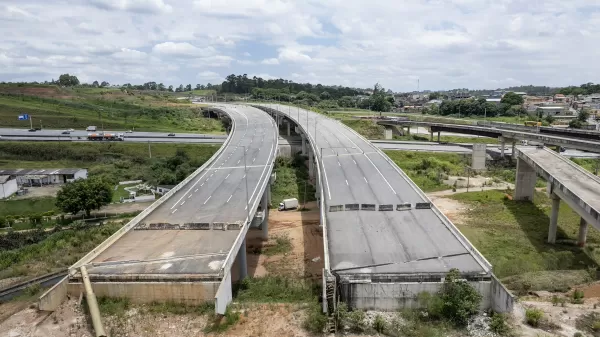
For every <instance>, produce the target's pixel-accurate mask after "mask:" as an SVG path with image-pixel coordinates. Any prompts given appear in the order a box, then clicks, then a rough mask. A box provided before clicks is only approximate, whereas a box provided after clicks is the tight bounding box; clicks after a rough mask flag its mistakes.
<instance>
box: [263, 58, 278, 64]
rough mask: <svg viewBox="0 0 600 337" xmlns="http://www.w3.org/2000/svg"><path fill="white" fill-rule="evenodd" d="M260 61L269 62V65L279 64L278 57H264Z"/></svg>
mask: <svg viewBox="0 0 600 337" xmlns="http://www.w3.org/2000/svg"><path fill="white" fill-rule="evenodd" d="M260 63H261V64H268V65H276V64H279V60H278V59H276V58H270V59H264V60H262V61H261V62H260Z"/></svg>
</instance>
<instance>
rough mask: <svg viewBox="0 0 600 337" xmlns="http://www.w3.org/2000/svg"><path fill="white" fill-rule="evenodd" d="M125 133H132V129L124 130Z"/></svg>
mask: <svg viewBox="0 0 600 337" xmlns="http://www.w3.org/2000/svg"><path fill="white" fill-rule="evenodd" d="M125 133H133V131H131V130H127V131H125Z"/></svg>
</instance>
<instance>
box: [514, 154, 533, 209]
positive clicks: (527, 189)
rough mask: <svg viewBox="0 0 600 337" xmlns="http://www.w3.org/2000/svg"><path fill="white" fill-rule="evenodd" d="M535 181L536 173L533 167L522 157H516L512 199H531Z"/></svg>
mask: <svg viewBox="0 0 600 337" xmlns="http://www.w3.org/2000/svg"><path fill="white" fill-rule="evenodd" d="M536 181H537V175H536V173H535V170H534V169H533V167H531V166H529V164H527V163H526V162H525V161H524V160H523V159H521V158H518V159H517V179H516V181H515V196H514V200H529V201H533V194H534V191H535V183H536Z"/></svg>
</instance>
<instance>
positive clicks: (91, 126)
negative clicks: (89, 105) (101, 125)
mask: <svg viewBox="0 0 600 337" xmlns="http://www.w3.org/2000/svg"><path fill="white" fill-rule="evenodd" d="M85 131H92V132H94V131H96V127H95V126H94V125H90V126H88V127H87V129H85Z"/></svg>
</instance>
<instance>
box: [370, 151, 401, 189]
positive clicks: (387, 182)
mask: <svg viewBox="0 0 600 337" xmlns="http://www.w3.org/2000/svg"><path fill="white" fill-rule="evenodd" d="M365 157H367V159H368V160H369V162H370V163H371V165H373V167H374V168H375V169H376V170H377V172H379V175H380V176H381V177H382V178H383V180H385V182H386V184H387V185H388V186H389V187H390V189H391V190H392V192H394V194H396V195H398V193H396V191H395V190H394V188H393V187H392V185H390V182H389V181H388V180H387V179H385V176H384V175H383V173H381V171H379V169H378V168H377V166H375V163H373V161H372V160H371V158H369V156H367V155H365Z"/></svg>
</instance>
